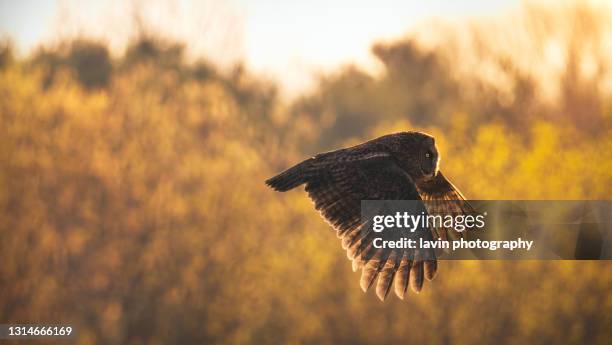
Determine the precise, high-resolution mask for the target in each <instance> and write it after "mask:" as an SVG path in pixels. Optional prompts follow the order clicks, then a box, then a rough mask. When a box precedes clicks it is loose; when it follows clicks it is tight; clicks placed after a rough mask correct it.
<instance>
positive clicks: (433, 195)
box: [417, 172, 474, 240]
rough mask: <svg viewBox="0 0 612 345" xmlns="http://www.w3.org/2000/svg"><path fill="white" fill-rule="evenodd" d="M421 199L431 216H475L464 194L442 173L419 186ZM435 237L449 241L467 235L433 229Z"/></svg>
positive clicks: (448, 230) (444, 229)
mask: <svg viewBox="0 0 612 345" xmlns="http://www.w3.org/2000/svg"><path fill="white" fill-rule="evenodd" d="M417 189H418V191H419V195H420V196H421V199H423V200H424V201H425V206H426V208H427V212H428V213H429V214H430V215H441V216H444V215H468V214H473V213H474V209H473V208H472V206H471V205H470V203H469V202H468V201H467V200H466V199H465V197H464V196H463V194H461V192H460V191H459V189H457V187H455V186H454V185H453V184H452V183H451V182H450V181H449V180H448V179H446V177H444V175H443V174H442V172H438V174H437V175H436V177H434V178H433V179H432V180H429V181H422V182H419V183H418V184H417ZM432 232H433V235H434V237H437V238H441V239H442V240H447V239H450V240H452V239H459V238H460V237H463V236H464V235H465V233H464V232H457V231H455V230H454V229H452V228H445V227H438V228H433V229H432Z"/></svg>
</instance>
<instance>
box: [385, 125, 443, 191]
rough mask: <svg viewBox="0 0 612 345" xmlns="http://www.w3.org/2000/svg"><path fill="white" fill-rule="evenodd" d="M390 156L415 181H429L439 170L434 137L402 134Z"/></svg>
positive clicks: (438, 157) (419, 134) (422, 134)
mask: <svg viewBox="0 0 612 345" xmlns="http://www.w3.org/2000/svg"><path fill="white" fill-rule="evenodd" d="M397 138H398V139H399V140H398V142H397V144H396V145H393V149H392V151H393V152H392V154H393V155H394V156H395V157H396V158H397V160H398V161H399V163H400V165H401V166H402V168H403V169H404V170H405V171H406V172H407V173H408V174H409V175H410V177H411V178H412V179H413V180H414V181H415V182H417V181H422V180H430V179H432V178H434V177H435V176H436V174H437V173H438V170H439V164H440V154H439V152H438V149H437V148H436V142H435V139H434V137H432V136H431V135H429V134H426V133H422V132H402V133H398V134H397Z"/></svg>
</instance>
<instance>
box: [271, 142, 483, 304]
mask: <svg viewBox="0 0 612 345" xmlns="http://www.w3.org/2000/svg"><path fill="white" fill-rule="evenodd" d="M439 163H440V156H439V154H438V150H437V149H436V145H435V141H434V138H433V137H432V136H430V135H428V134H425V133H420V132H401V133H395V134H389V135H385V136H382V137H380V138H377V139H374V140H370V141H367V142H365V143H363V144H360V145H357V146H353V147H349V148H345V149H339V150H336V151H330V152H325V153H321V154H318V155H316V156H314V157H312V158H309V159H307V160H305V161H303V162H301V163H299V164H297V165H295V166H293V167H291V168H289V169H287V170H286V171H284V172H282V173H280V174H278V175H277V176H274V177H272V178H270V179H268V180H267V181H266V184H267V185H268V186H270V187H271V188H273V189H274V190H276V191H279V192H285V191H288V190H290V189H293V188H295V187H297V186H300V185H302V184H305V185H306V186H305V189H306V192H308V196H309V197H310V198H311V199H312V201H313V202H314V205H315V208H316V209H317V210H318V211H319V212H320V213H321V215H322V216H323V218H325V220H327V222H328V223H329V224H330V225H331V226H332V227H333V228H334V229H335V230H336V234H337V235H338V238H340V239H341V241H342V247H343V248H344V249H345V250H346V251H347V256H348V257H349V259H350V260H351V261H352V263H353V270H354V271H357V270H358V269H361V271H362V272H361V280H360V285H361V288H362V289H363V291H364V292H365V291H367V290H368V289H369V288H370V286H371V285H373V284H374V282H375V281H376V278H377V277H378V281H377V283H376V295H377V296H378V297H379V298H380V299H381V300H384V299H385V297H386V296H387V294H388V293H389V291H390V289H391V286H392V285H393V287H394V291H395V294H396V295H397V296H398V297H399V298H401V299H403V298H404V294H405V292H406V290H407V288H408V286H409V285H410V287H411V288H412V290H413V291H414V292H417V293H418V292H419V291H420V290H421V288H422V287H423V282H424V279H427V280H432V279H433V278H434V276H435V275H436V270H437V261H436V260H435V258H436V253H433V254H432V253H428V255H423V256H421V257H426V258H427V260H419V255H418V254H417V255H414V253H411V255H409V254H408V252H407V251H408V250H410V249H393V250H388V249H387V250H385V251H383V250H382V249H377V248H374V247H373V246H372V245H371V244H372V241H367V238H368V233H364V231H362V227H361V226H362V225H363V223H362V219H361V201H362V200H417V201H420V203H419V204H421V203H422V206H423V210H424V212H426V213H427V214H430V215H434V214H440V215H442V214H455V215H456V214H470V213H472V212H473V210H472V208H471V206H470V205H469V203H468V202H467V201H466V199H465V198H464V197H463V195H461V193H460V192H459V190H457V188H455V186H453V184H452V183H450V182H449V181H448V180H447V179H446V178H445V177H444V175H442V173H441V172H440V171H439ZM420 233H424V234H425V235H426V236H427V238H429V239H431V238H436V239H437V238H442V239H443V240H445V239H455V238H458V237H459V236H460V234H459V233H457V232H456V231H455V230H454V229H448V228H446V229H445V228H432V229H429V230H427V231H421V232H420ZM432 258H433V259H432Z"/></svg>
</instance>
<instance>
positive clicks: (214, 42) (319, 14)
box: [0, 0, 519, 94]
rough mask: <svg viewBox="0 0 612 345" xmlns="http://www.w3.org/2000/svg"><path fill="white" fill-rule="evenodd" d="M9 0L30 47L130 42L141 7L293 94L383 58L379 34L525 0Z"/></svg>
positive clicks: (164, 25) (4, 24)
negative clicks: (73, 40)
mask: <svg viewBox="0 0 612 345" xmlns="http://www.w3.org/2000/svg"><path fill="white" fill-rule="evenodd" d="M0 1H1V2H0V33H2V34H5V35H8V36H9V37H11V38H12V39H13V40H14V41H15V42H16V43H17V47H18V48H19V51H20V52H22V53H27V52H28V51H30V50H31V49H32V47H35V46H36V45H37V44H38V43H40V42H48V41H49V40H50V39H51V40H52V39H57V38H58V36H69V35H74V34H83V33H84V34H87V35H91V36H94V37H101V38H103V39H105V40H106V41H109V42H110V43H111V44H114V45H116V46H117V47H122V45H124V44H125V42H126V40H127V39H128V38H129V36H130V35H131V34H133V31H134V30H133V27H132V26H131V25H130V24H129V23H132V22H133V20H132V19H133V15H132V13H133V11H132V10H133V8H134V7H138V8H139V9H141V10H143V9H144V11H142V12H144V14H143V15H142V17H144V19H145V20H144V21H145V22H151V23H153V26H154V27H156V28H157V29H159V30H160V31H162V32H164V33H169V35H170V36H172V37H179V38H181V39H183V40H185V41H186V42H187V47H188V49H190V51H191V52H194V54H196V55H197V54H205V55H206V56H208V57H209V58H211V59H212V60H214V61H216V62H217V63H218V64H220V65H222V66H224V65H226V66H227V65H231V63H233V62H234V61H236V60H238V59H241V60H244V61H246V64H247V66H248V67H249V69H250V70H252V71H253V72H255V73H261V74H266V75H271V76H272V77H273V78H274V79H276V80H277V81H279V82H280V83H281V85H283V87H284V90H285V92H286V93H288V94H292V93H296V92H299V91H302V90H303V89H305V88H308V87H309V86H311V84H312V81H313V76H314V75H315V74H316V73H318V72H324V71H328V70H331V69H333V68H335V67H337V66H339V65H342V64H346V63H357V64H359V65H362V66H365V67H366V68H367V67H373V66H374V60H373V58H372V56H371V55H370V46H371V44H372V42H374V41H376V40H378V39H393V38H398V37H401V36H402V35H405V34H406V33H407V32H409V31H410V30H411V29H412V28H414V27H415V26H416V25H419V24H421V25H422V24H423V23H424V22H427V21H428V20H430V19H434V18H436V19H442V20H450V21H453V20H463V19H466V18H472V17H479V16H487V15H491V14H500V13H503V12H504V11H506V10H509V9H515V8H517V7H518V6H519V1H518V0H499V1H487V0H467V1H441V0H435V1H395V0H379V1H362V0H336V1H325V0H311V1H279V0H276V1H272V0H216V1H215V0H206V1H189V0H180V1H178V2H171V1H168V0H157V1H156V0H153V1H137V0H134V1H132V2H127V1H118V0H94V1H80V2H79V1H74V0H16V1H6V0H0Z"/></svg>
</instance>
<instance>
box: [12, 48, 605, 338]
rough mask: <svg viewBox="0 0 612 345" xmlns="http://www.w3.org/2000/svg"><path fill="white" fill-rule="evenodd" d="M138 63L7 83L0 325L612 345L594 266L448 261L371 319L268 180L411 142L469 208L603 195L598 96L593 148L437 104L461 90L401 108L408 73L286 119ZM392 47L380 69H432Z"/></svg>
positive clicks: (246, 88)
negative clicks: (431, 152) (397, 136)
mask: <svg viewBox="0 0 612 345" xmlns="http://www.w3.org/2000/svg"><path fill="white" fill-rule="evenodd" d="M398 44H400V45H401V44H405V43H401V42H400V43H398ZM87 46H88V45H87V44H83V43H81V45H80V46H79V47H81V48H80V49H86V48H87ZM135 47H138V45H136V46H135ZM396 48H397V47H396ZM95 49H96V52H100V48H99V47H97V46H96V48H95ZM134 49H136V48H133V49H132V50H130V51H129V52H130V54H129V63H127V60H128V58H127V57H126V58H125V60H126V61H118V62H114V65H113V68H112V69H110V70H109V71H108V73H111V75H110V76H109V78H106V77H104V80H105V83H108V84H107V85H106V86H102V87H95V88H91V87H87V85H84V84H83V78H79V77H78V69H75V68H73V67H71V65H70V63H71V62H70V61H71V60H68V62H66V63H60V64H58V65H57V66H55V67H54V68H49V65H48V64H46V63H44V61H47V62H48V61H60V60H61V59H60V60H53V59H50V58H49V57H48V56H47V57H46V58H45V57H43V58H41V59H42V60H44V61H43V63H41V62H40V61H38V62H36V61H35V62H30V61H26V60H23V61H21V60H18V61H12V62H10V63H7V64H5V65H4V66H3V67H2V68H1V70H0V95H1V97H0V121H1V122H0V262H1V263H2V264H1V265H0V321H3V322H15V323H16V322H61V323H72V324H73V325H75V326H76V327H77V329H78V334H79V335H78V338H77V343H82V344H89V343H92V344H97V343H126V344H149V343H224V344H243V343H256V344H259V343H284V344H287V343H292V344H293V343H294V344H298V343H317V344H324V343H325V344H337V343H351V344H353V343H398V342H414V343H421V342H427V343H432V344H443V343H449V342H453V343H458V344H469V343H474V342H476V341H479V342H482V341H483V340H484V341H487V340H489V341H490V342H493V341H494V342H496V343H511V344H515V343H524V342H526V341H528V340H533V339H540V340H541V341H543V342H546V343H561V342H562V343H568V342H569V343H584V342H587V341H589V342H592V343H597V344H605V343H608V342H609V339H610V337H611V336H612V333H611V329H610V327H609V326H610V324H612V318H611V316H610V313H609V310H612V298H611V297H610V294H609V292H610V286H612V275H611V274H610V273H609V272H610V264H609V263H607V262H480V261H478V262H476V261H474V262H471V261H465V262H442V263H441V268H440V275H439V277H438V278H437V279H436V280H435V281H434V282H433V283H432V284H429V286H427V288H426V289H425V290H424V292H423V293H421V294H420V295H418V296H417V295H410V296H409V297H408V298H407V301H399V300H397V299H394V298H391V299H389V300H387V301H386V302H385V303H380V302H379V301H378V300H377V299H376V297H375V296H374V294H372V293H369V294H367V295H363V294H362V292H361V291H360V289H359V287H358V277H357V275H356V274H353V273H352V272H351V271H350V265H349V262H348V261H347V260H346V259H345V258H344V255H345V254H344V253H343V251H342V250H341V249H340V246H339V244H338V243H337V240H336V238H335V235H334V234H333V233H332V231H330V229H329V228H328V226H327V225H326V224H325V223H324V222H323V221H321V220H320V219H319V216H318V214H317V213H316V212H315V211H314V210H313V209H312V205H311V203H310V202H309V201H308V200H307V198H306V196H305V195H304V193H302V192H299V191H292V192H289V193H286V194H276V193H273V192H272V191H270V190H268V189H267V188H266V187H265V186H264V184H263V181H264V179H265V178H267V177H269V176H271V175H272V174H274V173H276V172H278V171H279V170H280V169H282V168H285V167H287V165H288V164H290V163H294V162H297V161H298V160H299V159H303V158H305V157H306V156H307V154H309V153H313V152H314V151H315V150H318V149H320V148H321V147H324V146H325V147H327V148H333V145H336V146H337V145H340V144H343V143H344V144H346V143H352V142H358V141H361V140H363V139H366V138H368V137H373V136H376V135H379V134H383V133H388V132H391V131H399V130H407V129H422V130H425V131H428V132H431V133H432V134H434V135H435V136H436V138H437V141H438V145H439V147H440V148H441V151H442V157H443V161H442V168H443V170H444V172H445V173H446V174H447V175H448V176H449V177H450V178H452V180H453V181H454V182H455V183H456V184H457V185H458V186H459V187H460V188H461V189H462V190H463V191H464V192H465V194H466V195H467V196H468V197H469V198H472V199H488V198H491V199H492V198H501V199H580V198H589V199H599V198H602V199H605V198H609V197H610V196H611V189H610V188H611V186H612V156H611V155H612V135H610V134H612V132H611V131H610V128H612V127H611V126H610V122H609V121H610V119H611V118H612V117H611V116H610V109H609V104H612V103H610V100H611V98H610V97H609V95H607V94H605V93H603V92H602V93H599V94H596V95H594V97H598V100H599V101H600V103H601V104H608V108H602V110H601V112H602V113H601V116H600V118H598V120H597V121H603V122H598V124H599V125H598V131H597V133H591V132H589V131H587V130H585V129H584V128H585V127H579V126H578V127H575V123H574V122H572V121H573V120H572V119H566V118H564V119H561V120H557V121H553V120H551V118H550V117H548V116H543V117H542V118H538V117H537V116H535V115H534V116H535V119H536V120H535V121H531V122H528V125H527V126H526V125H525V123H524V122H523V121H518V120H517V119H519V118H520V117H521V116H522V115H523V114H521V113H520V112H518V110H517V109H523V108H520V107H514V108H513V107H510V108H506V109H505V110H504V112H503V113H504V114H506V117H507V118H504V119H501V120H500V118H499V116H498V115H499V114H490V115H491V116H490V117H487V116H488V115H487V114H489V113H487V109H489V108H486V109H485V108H482V107H480V108H479V107H478V104H476V103H477V102H475V101H473V100H472V101H470V100H466V99H461V100H459V99H455V100H457V105H456V109H451V108H450V107H449V105H443V106H439V105H438V104H436V102H437V100H438V97H439V95H436V94H435V90H438V92H439V88H437V87H436V86H435V85H442V86H443V87H444V88H445V89H447V90H450V91H449V92H451V91H452V90H455V86H457V85H458V86H465V87H467V86H466V85H472V84H470V83H467V82H466V84H462V80H458V81H457V80H455V81H452V82H451V81H448V80H442V81H439V83H438V82H436V81H435V80H434V81H431V83H432V84H431V85H429V88H428V90H429V91H427V90H425V91H423V90H421V91H420V92H422V97H415V98H414V99H412V100H408V101H405V100H401V99H400V98H401V97H402V95H406V94H409V93H410V92H412V91H414V90H415V88H418V85H415V83H416V82H418V81H419V80H423V78H424V79H427V78H426V77H427V76H425V77H423V76H420V75H418V76H416V77H415V76H414V75H411V74H410V73H407V74H405V75H403V76H398V75H395V76H394V77H393V78H390V79H389V78H386V77H385V78H383V79H381V80H377V79H374V78H370V77H364V76H362V75H357V76H355V75H354V73H356V72H355V71H349V72H346V73H348V74H344V75H342V77H341V78H339V79H334V78H333V77H330V79H328V80H325V81H324V82H323V83H322V85H321V87H320V91H319V92H317V93H315V94H314V95H306V96H305V97H303V98H302V99H300V100H299V101H297V102H296V103H295V104H293V105H292V106H290V107H288V108H287V109H285V108H283V107H282V106H281V105H280V103H279V102H277V101H276V99H275V96H274V90H273V88H272V87H270V86H269V85H267V84H265V83H263V82H260V81H258V80H256V79H253V78H252V77H251V76H249V75H247V74H246V73H245V72H244V71H242V70H241V69H237V70H236V71H235V72H234V73H232V74H231V75H229V76H224V75H222V74H220V73H217V72H215V71H213V70H207V72H206V73H203V72H202V71H198V70H195V69H194V67H193V66H191V65H189V64H186V63H184V62H182V61H181V59H180V54H179V53H180V51H177V50H176V49H175V50H172V54H173V55H172V57H173V58H172V59H170V60H168V59H167V58H163V59H161V60H155V57H153V58H147V59H145V60H142V61H140V60H138V58H137V57H138V50H137V49H136V50H134ZM388 49H390V50H385V49H383V48H379V50H378V51H379V54H381V56H383V57H387V58H389V59H391V60H392V61H393V66H396V67H392V66H388V68H400V69H401V68H404V67H402V66H404V65H403V64H402V63H401V61H404V60H405V59H409V60H410V59H412V60H410V61H411V62H414V61H417V62H418V61H421V62H424V63H426V65H427V66H434V67H435V66H438V67H436V69H437V68H442V67H440V66H441V65H438V64H437V63H434V62H432V61H434V60H432V59H435V58H434V57H433V56H434V55H435V54H434V55H428V54H429V53H423V52H420V51H418V50H414V49H416V48H414V47H412V46H411V48H410V49H407V48H406V47H404V48H401V46H400V47H399V48H397V49H399V50H398V51H399V52H395V53H394V52H393V49H394V48H393V47H390V48H389V47H388ZM411 49H412V50H411ZM156 52H158V54H162V55H163V52H164V50H163V49H160V50H156ZM177 54H179V55H177ZM99 55H100V56H106V55H105V54H104V53H103V52H102V53H100V54H99ZM79 56H85V58H86V57H87V56H90V55H89V54H87V53H86V52H84V53H82V54H81V55H79ZM45 59H46V60H45ZM159 61H163V62H164V63H160V62H159ZM168 61H171V62H168ZM82 65H86V64H83V63H79V65H78V66H82ZM397 66H399V67H397ZM447 67H448V68H450V67H449V66H446V67H444V68H447ZM75 73H76V74H77V75H75ZM423 73H427V71H425V72H423ZM358 74H359V73H358ZM432 75H433V76H435V77H436V78H443V77H444V73H439V72H436V73H434V74H432ZM415 78H416V79H415ZM87 80H89V79H87ZM436 83H437V84H436ZM416 84H418V83H416ZM96 85H99V84H96ZM453 85H454V86H453ZM442 86H440V87H442ZM355 90H357V92H356V93H355V92H354V91H355ZM390 90H393V92H389V91H390ZM431 92H433V94H431ZM487 97H489V95H488V94H486V95H485V94H483V95H482V97H481V98H479V99H477V101H478V102H482V103H487V102H488V101H491V99H488V98H487ZM470 102H471V103H470ZM487 104H488V103H487ZM419 109H425V110H426V111H424V112H423V113H424V114H429V113H432V114H433V113H436V112H438V111H439V112H441V113H442V114H445V116H443V117H434V115H431V116H429V117H428V116H425V117H423V116H417V115H415V114H416V113H417V112H418V110H419ZM474 109H476V110H475V111H477V112H478V114H479V116H478V117H473V116H472V110H474ZM451 110H452V111H451ZM449 111H450V112H449ZM314 113H319V114H318V116H313V114H314ZM532 115H533V114H532ZM319 116H320V117H319ZM514 120H517V121H514ZM411 123H414V124H415V125H414V126H413V125H411Z"/></svg>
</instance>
